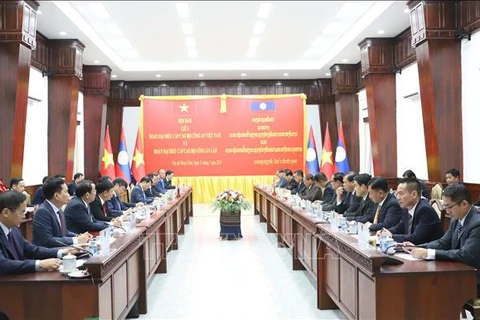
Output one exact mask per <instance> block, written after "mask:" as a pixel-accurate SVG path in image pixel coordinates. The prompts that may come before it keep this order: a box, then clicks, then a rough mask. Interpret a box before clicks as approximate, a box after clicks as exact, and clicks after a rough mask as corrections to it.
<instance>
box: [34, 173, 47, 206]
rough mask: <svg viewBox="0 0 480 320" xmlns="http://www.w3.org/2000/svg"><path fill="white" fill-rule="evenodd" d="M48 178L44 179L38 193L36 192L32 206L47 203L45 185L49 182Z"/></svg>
mask: <svg viewBox="0 0 480 320" xmlns="http://www.w3.org/2000/svg"><path fill="white" fill-rule="evenodd" d="M47 180H48V176H45V177H43V179H42V185H41V186H40V187H38V189H37V191H35V194H34V195H33V200H32V205H35V206H36V205H39V204H42V203H43V201H45V195H44V194H43V185H44V184H45V182H47Z"/></svg>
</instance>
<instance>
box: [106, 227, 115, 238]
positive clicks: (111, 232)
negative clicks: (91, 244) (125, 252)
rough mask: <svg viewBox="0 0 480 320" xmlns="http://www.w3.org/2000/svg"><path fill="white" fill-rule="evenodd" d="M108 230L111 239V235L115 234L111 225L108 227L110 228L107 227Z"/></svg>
mask: <svg viewBox="0 0 480 320" xmlns="http://www.w3.org/2000/svg"><path fill="white" fill-rule="evenodd" d="M108 230H109V231H110V237H113V234H114V233H115V232H114V231H113V225H110V226H109V227H108Z"/></svg>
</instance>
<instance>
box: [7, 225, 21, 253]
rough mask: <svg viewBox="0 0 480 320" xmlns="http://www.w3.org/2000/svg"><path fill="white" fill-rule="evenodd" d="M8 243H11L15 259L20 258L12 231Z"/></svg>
mask: <svg viewBox="0 0 480 320" xmlns="http://www.w3.org/2000/svg"><path fill="white" fill-rule="evenodd" d="M7 238H8V244H9V245H10V251H11V252H12V255H13V258H14V260H20V258H19V255H18V251H17V247H15V242H14V241H13V236H12V231H10V232H9V233H8V237H7Z"/></svg>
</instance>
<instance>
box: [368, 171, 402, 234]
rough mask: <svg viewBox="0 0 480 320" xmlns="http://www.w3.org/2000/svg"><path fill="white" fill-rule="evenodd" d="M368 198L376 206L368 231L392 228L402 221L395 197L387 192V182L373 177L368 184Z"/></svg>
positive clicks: (382, 178)
mask: <svg viewBox="0 0 480 320" xmlns="http://www.w3.org/2000/svg"><path fill="white" fill-rule="evenodd" d="M368 196H369V197H370V199H371V200H372V201H373V202H374V203H376V204H377V209H376V210H375V216H374V217H373V224H372V225H370V227H369V229H370V231H378V230H381V229H383V228H386V229H388V228H392V227H394V226H396V225H397V224H398V223H399V222H400V220H401V219H402V209H401V208H400V206H399V205H398V201H397V199H395V196H394V195H393V194H391V193H390V192H389V188H388V183H387V180H385V178H384V177H375V178H373V179H371V180H370V182H369V183H368Z"/></svg>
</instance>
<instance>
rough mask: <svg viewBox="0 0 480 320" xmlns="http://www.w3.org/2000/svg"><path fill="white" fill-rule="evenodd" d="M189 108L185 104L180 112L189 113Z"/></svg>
mask: <svg viewBox="0 0 480 320" xmlns="http://www.w3.org/2000/svg"><path fill="white" fill-rule="evenodd" d="M188 108H189V106H187V105H186V104H185V102H184V103H183V104H182V105H181V106H180V112H188Z"/></svg>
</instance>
